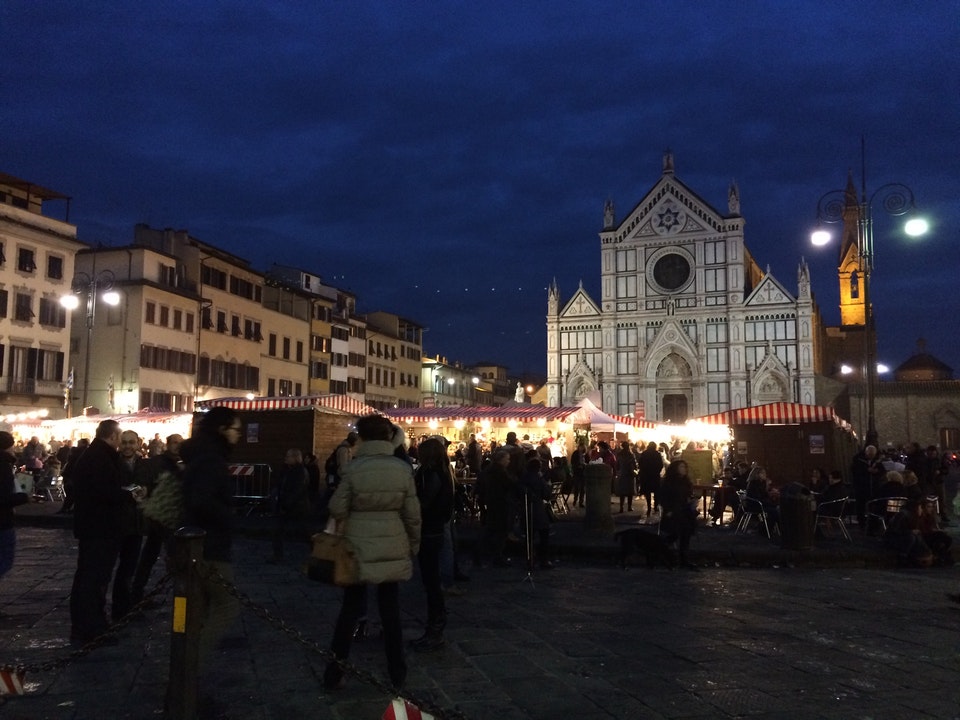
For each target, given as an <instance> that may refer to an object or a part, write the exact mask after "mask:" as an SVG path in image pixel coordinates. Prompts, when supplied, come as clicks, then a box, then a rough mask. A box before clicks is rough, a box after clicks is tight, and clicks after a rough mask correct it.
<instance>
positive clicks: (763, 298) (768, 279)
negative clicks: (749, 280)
mask: <svg viewBox="0 0 960 720" xmlns="http://www.w3.org/2000/svg"><path fill="white" fill-rule="evenodd" d="M796 301H797V300H796V298H795V297H793V295H791V294H790V293H789V292H787V289H786V288H785V287H783V285H781V284H780V283H779V282H778V281H777V279H776V278H775V277H773V275H771V274H770V271H769V270H767V272H766V274H765V275H764V276H763V279H761V280H760V282H759V283H757V287H755V288H754V290H753V292H752V293H750V295H749V297H747V300H746V302H745V303H744V305H746V306H748V307H758V306H763V305H783V304H785V303H796Z"/></svg>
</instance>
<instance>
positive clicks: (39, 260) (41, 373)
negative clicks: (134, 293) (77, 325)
mask: <svg viewBox="0 0 960 720" xmlns="http://www.w3.org/2000/svg"><path fill="white" fill-rule="evenodd" d="M53 201H60V202H63V203H65V207H66V215H65V217H69V197H67V196H66V195H62V194H61V193H58V192H56V191H54V190H50V189H47V188H44V187H41V186H39V185H35V184H33V183H31V182H28V181H26V180H21V179H20V178H17V177H14V176H12V175H7V174H4V173H0V411H2V413H3V414H4V415H6V414H18V413H32V412H35V413H38V414H39V415H41V416H49V417H63V415H64V414H65V412H66V410H65V408H64V406H65V405H66V404H67V403H66V402H65V392H66V390H67V389H66V387H65V385H66V384H67V380H68V377H69V359H68V352H69V345H70V330H71V325H72V324H73V318H71V316H70V315H69V314H68V313H67V311H66V310H65V308H64V307H63V306H62V305H61V304H60V298H61V297H63V296H65V295H70V294H71V281H72V279H73V277H74V266H73V260H74V255H75V253H76V252H77V250H79V249H80V248H82V247H84V245H83V243H81V242H79V241H78V240H77V228H76V226H74V225H71V224H70V223H69V222H67V221H66V220H57V219H54V218H52V217H48V216H47V215H44V214H43V213H44V211H45V210H47V209H49V204H50V203H51V202H53ZM82 323H83V321H82V319H81V324H82Z"/></svg>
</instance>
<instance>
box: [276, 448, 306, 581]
mask: <svg viewBox="0 0 960 720" xmlns="http://www.w3.org/2000/svg"><path fill="white" fill-rule="evenodd" d="M309 516H310V474H309V473H308V472H307V468H306V467H304V464H303V453H302V452H301V451H300V450H297V449H296V448H290V449H289V450H287V452H286V455H285V456H284V460H283V468H282V469H281V470H280V473H279V477H278V478H277V507H276V512H275V513H274V528H273V558H272V561H273V562H275V563H277V562H280V561H282V560H283V537H284V535H285V534H286V533H288V532H291V531H292V532H293V533H295V534H296V535H298V536H299V537H300V539H301V540H303V541H304V542H307V541H308V540H309V531H308V530H307V526H306V522H307V518H309Z"/></svg>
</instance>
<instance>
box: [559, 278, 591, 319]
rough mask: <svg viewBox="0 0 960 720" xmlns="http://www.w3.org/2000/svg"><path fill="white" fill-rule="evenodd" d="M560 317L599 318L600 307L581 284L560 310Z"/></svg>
mask: <svg viewBox="0 0 960 720" xmlns="http://www.w3.org/2000/svg"><path fill="white" fill-rule="evenodd" d="M560 317H561V318H564V319H567V318H584V317H591V318H599V317H600V308H599V307H598V306H597V304H596V303H595V302H594V301H593V299H592V298H591V297H590V296H589V295H588V294H587V291H586V290H584V289H583V286H582V285H581V286H580V289H579V290H577V292H576V293H574V295H573V297H572V298H570V302H568V303H567V304H566V305H565V306H564V308H563V310H561V311H560Z"/></svg>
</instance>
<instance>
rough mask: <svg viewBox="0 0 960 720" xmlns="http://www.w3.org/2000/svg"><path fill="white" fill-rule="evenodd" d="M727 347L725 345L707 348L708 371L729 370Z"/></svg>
mask: <svg viewBox="0 0 960 720" xmlns="http://www.w3.org/2000/svg"><path fill="white" fill-rule="evenodd" d="M728 369H729V367H728V365H727V349H726V348H725V347H708V348H707V372H727V370H728Z"/></svg>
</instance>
